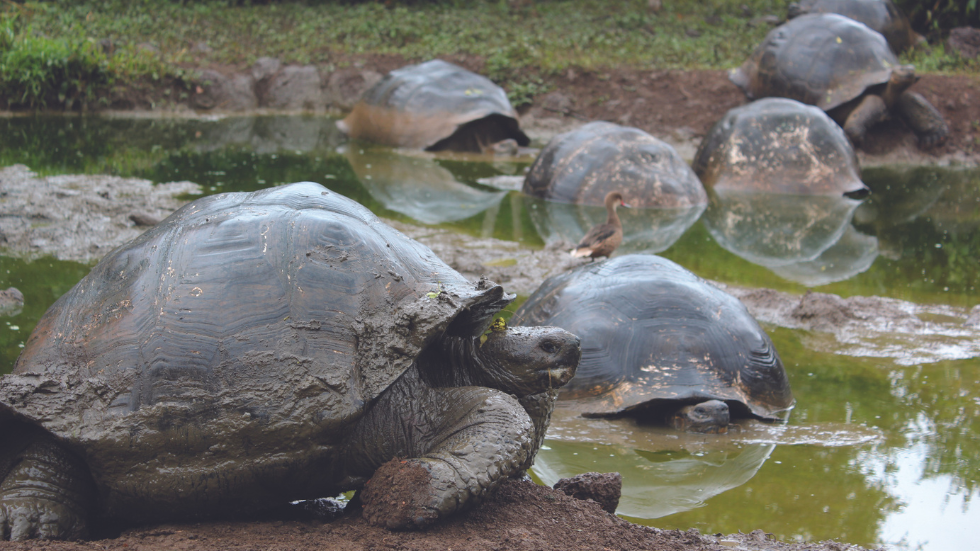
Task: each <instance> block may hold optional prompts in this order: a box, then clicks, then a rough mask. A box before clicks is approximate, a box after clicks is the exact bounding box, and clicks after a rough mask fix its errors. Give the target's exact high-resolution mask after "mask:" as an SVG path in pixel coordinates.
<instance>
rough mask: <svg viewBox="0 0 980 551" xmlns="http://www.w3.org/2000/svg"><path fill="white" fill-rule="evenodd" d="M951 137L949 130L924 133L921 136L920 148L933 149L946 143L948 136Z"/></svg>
mask: <svg viewBox="0 0 980 551" xmlns="http://www.w3.org/2000/svg"><path fill="white" fill-rule="evenodd" d="M948 137H949V132H934V133H931V134H922V135H920V136H919V148H921V149H932V148H933V147H937V146H940V145H943V144H944V143H946V138H948Z"/></svg>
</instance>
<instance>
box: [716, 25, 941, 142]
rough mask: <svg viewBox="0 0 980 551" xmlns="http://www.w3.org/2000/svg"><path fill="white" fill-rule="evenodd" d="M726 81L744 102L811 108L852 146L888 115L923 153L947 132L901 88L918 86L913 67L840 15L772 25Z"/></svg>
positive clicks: (921, 101)
mask: <svg viewBox="0 0 980 551" xmlns="http://www.w3.org/2000/svg"><path fill="white" fill-rule="evenodd" d="M729 77H730V78H731V80H732V82H734V83H735V84H736V85H738V86H739V87H740V88H741V89H742V90H743V91H744V92H745V94H746V95H747V96H748V97H749V99H758V98H764V97H769V96H776V97H785V98H790V99H795V100H797V101H800V102H803V103H807V104H810V105H816V106H817V107H819V108H821V109H823V110H824V111H826V112H827V114H829V115H830V116H831V118H833V119H834V120H835V121H837V123H838V124H840V125H841V126H842V127H843V128H844V131H845V132H846V133H847V136H848V138H850V139H851V141H852V142H854V143H855V144H860V143H861V142H862V141H863V140H864V136H865V134H866V132H867V131H868V129H870V128H871V127H872V126H874V125H875V124H877V123H878V122H880V121H882V120H884V119H885V118H886V117H887V116H888V114H889V113H892V112H893V113H896V114H898V115H899V116H900V117H901V118H902V120H904V121H905V123H906V124H907V125H908V126H909V128H911V129H912V131H913V132H915V133H916V135H917V136H918V138H919V145H920V146H922V147H931V146H933V145H936V144H939V143H941V142H943V141H945V139H946V137H947V135H948V134H949V127H948V126H947V125H946V121H945V120H943V117H942V115H941V114H940V113H939V111H938V110H937V109H936V108H935V107H933V106H932V104H930V103H929V102H928V101H927V100H926V99H925V98H924V97H923V96H922V95H921V94H917V93H915V92H911V91H909V90H908V88H909V87H910V86H912V85H913V84H915V82H916V80H918V77H917V76H916V74H915V67H913V66H911V65H901V64H899V62H898V58H896V57H895V54H894V53H892V51H891V49H890V48H889V47H888V44H887V43H886V42H885V38H884V37H883V36H882V35H881V34H880V33H878V32H875V31H873V30H871V29H869V28H868V27H867V26H866V25H864V24H862V23H858V22H857V21H854V20H853V19H850V18H848V17H844V16H842V15H837V14H829V13H825V14H809V15H803V16H800V17H797V18H795V19H791V20H790V21H788V22H787V23H785V24H783V25H780V26H779V27H776V28H775V29H773V30H771V31H770V32H769V34H768V35H766V38H765V40H764V41H763V43H762V44H760V45H759V46H758V47H757V48H756V49H755V52H753V53H752V55H751V56H750V57H749V59H748V60H747V61H746V62H745V63H744V64H743V65H742V66H741V67H739V68H737V69H733V70H732V71H731V72H730V73H729Z"/></svg>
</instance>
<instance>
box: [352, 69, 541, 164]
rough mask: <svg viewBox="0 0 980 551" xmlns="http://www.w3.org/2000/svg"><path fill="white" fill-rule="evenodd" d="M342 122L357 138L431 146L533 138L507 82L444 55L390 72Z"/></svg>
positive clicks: (511, 145) (473, 147)
mask: <svg viewBox="0 0 980 551" xmlns="http://www.w3.org/2000/svg"><path fill="white" fill-rule="evenodd" d="M337 126H338V127H339V128H340V129H341V130H342V131H344V132H346V133H347V134H348V135H349V136H350V137H351V138H354V139H358V140H367V141H372V142H377V143H380V144H383V145H390V146H394V147H405V148H411V149H425V150H428V151H442V150H451V151H472V152H488V153H494V152H498V153H505V152H512V151H513V150H514V149H516V147H517V146H526V145H528V144H529V143H530V141H531V140H530V139H529V138H528V137H527V135H526V134H524V132H523V131H522V130H521V129H520V125H519V123H518V120H517V111H516V110H514V107H513V106H512V105H511V104H510V100H509V99H507V93H506V92H505V91H504V90H503V89H502V88H501V87H499V86H497V85H496V84H494V83H493V82H492V81H491V80H490V79H488V78H486V77H484V76H481V75H478V74H476V73H473V72H470V71H467V70H466V69H463V68H462V67H459V66H457V65H453V64H452V63H448V62H445V61H442V60H440V59H434V60H432V61H427V62H425V63H420V64H418V65H409V66H407V67H402V68H401V69H397V70H394V71H392V72H390V73H388V74H387V75H385V77H384V78H383V79H381V80H380V81H379V82H378V83H377V84H375V85H374V86H372V87H371V88H370V89H368V90H367V91H366V92H365V93H364V95H363V96H362V97H361V99H360V101H358V102H357V104H355V105H354V108H353V109H352V110H351V112H350V114H349V115H347V117H346V118H344V119H343V120H342V121H338V123H337Z"/></svg>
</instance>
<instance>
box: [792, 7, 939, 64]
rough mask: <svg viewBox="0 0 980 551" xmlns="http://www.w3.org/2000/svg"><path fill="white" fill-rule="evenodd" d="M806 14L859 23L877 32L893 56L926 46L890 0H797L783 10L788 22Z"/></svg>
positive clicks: (923, 38)
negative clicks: (834, 17)
mask: <svg viewBox="0 0 980 551" xmlns="http://www.w3.org/2000/svg"><path fill="white" fill-rule="evenodd" d="M808 13H836V14H839V15H843V16H844V17H850V18H851V19H853V20H855V21H860V22H861V23H864V24H865V25H867V26H868V28H870V29H872V30H874V31H877V32H879V33H881V35H882V36H884V37H885V40H887V41H888V45H889V46H891V49H892V51H894V52H895V53H902V52H904V51H905V50H907V49H909V48H910V47H912V46H920V45H924V44H926V39H925V37H923V36H922V35H921V34H919V33H917V32H915V31H913V30H912V25H911V24H910V23H909V18H908V17H905V14H904V13H902V11H901V10H899V9H898V8H897V7H896V6H895V4H894V3H893V2H892V1H891V0H799V1H798V2H793V3H792V4H790V5H789V6H788V7H787V15H788V16H789V18H790V19H792V18H794V17H799V16H801V15H806V14H808Z"/></svg>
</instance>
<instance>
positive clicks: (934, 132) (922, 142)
mask: <svg viewBox="0 0 980 551" xmlns="http://www.w3.org/2000/svg"><path fill="white" fill-rule="evenodd" d="M897 107H898V112H899V113H900V114H901V116H902V120H904V121H905V124H907V125H908V126H909V128H911V129H912V131H913V132H915V134H916V136H918V137H919V147H923V148H930V147H933V146H936V145H939V144H941V143H943V142H945V141H946V137H947V136H949V126H948V125H947V124H946V119H944V118H943V116H942V114H940V113H939V110H938V109H936V108H935V106H933V105H932V104H931V103H929V101H928V100H926V98H924V97H922V94H917V93H915V92H904V93H903V94H902V95H900V96H898V106H897Z"/></svg>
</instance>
